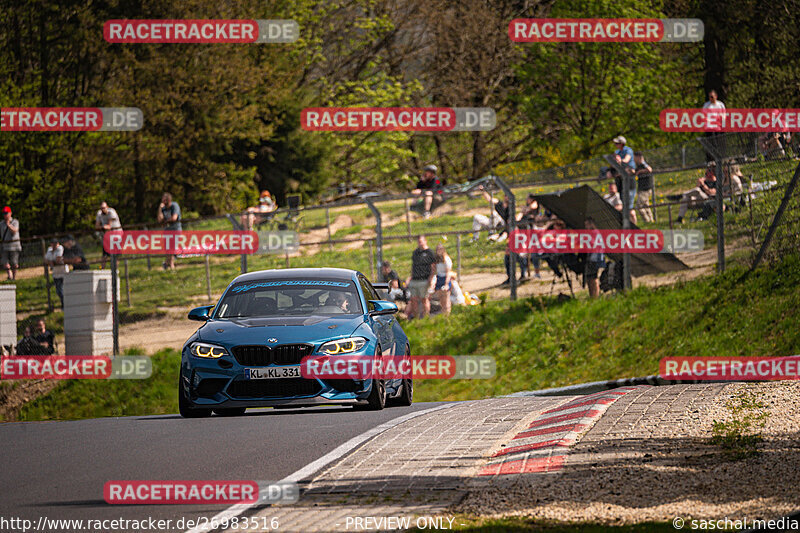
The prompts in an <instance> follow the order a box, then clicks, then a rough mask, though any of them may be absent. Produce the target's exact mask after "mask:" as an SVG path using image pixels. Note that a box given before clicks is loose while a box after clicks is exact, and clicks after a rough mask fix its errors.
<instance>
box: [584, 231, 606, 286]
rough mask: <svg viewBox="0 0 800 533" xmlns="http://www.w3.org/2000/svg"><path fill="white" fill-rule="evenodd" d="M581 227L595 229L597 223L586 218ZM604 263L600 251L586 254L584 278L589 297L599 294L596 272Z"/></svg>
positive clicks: (604, 260)
mask: <svg viewBox="0 0 800 533" xmlns="http://www.w3.org/2000/svg"><path fill="white" fill-rule="evenodd" d="M583 227H584V228H585V229H587V230H591V231H597V224H595V222H594V219H593V218H592V217H587V218H586V221H585V222H584V223H583ZM605 265H606V258H605V255H604V254H603V253H602V252H591V253H590V254H588V256H587V258H586V267H585V270H584V279H585V280H586V284H587V285H588V288H589V298H597V297H598V296H600V279H599V278H598V273H599V272H600V269H601V268H603V267H604V266H605Z"/></svg>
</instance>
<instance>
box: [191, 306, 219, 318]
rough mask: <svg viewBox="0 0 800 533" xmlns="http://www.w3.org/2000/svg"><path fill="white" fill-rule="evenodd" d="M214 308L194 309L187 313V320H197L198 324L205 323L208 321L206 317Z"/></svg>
mask: <svg viewBox="0 0 800 533" xmlns="http://www.w3.org/2000/svg"><path fill="white" fill-rule="evenodd" d="M213 308H214V306H213V305H204V306H202V307H195V308H194V309H192V310H191V311H189V320H197V321H199V322H205V321H206V320H208V315H209V314H210V313H211V310H212V309H213Z"/></svg>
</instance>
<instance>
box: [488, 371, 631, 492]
mask: <svg viewBox="0 0 800 533" xmlns="http://www.w3.org/2000/svg"><path fill="white" fill-rule="evenodd" d="M637 388H639V387H620V388H618V389H612V390H607V391H602V392H597V393H594V394H588V395H586V396H580V397H578V398H575V399H574V400H571V401H569V402H567V403H565V404H563V405H559V406H558V407H556V408H554V409H550V410H549V411H545V412H544V413H542V414H541V415H539V416H538V417H537V418H536V420H534V421H533V422H532V423H531V424H530V425H529V426H528V427H527V428H526V429H525V430H523V431H521V432H519V433H517V435H516V436H515V437H514V438H513V439H512V440H511V442H510V443H508V446H506V447H504V448H503V449H502V450H499V451H497V452H495V453H494V454H492V457H491V458H490V459H489V463H488V464H486V465H485V466H483V467H482V468H481V469H480V470H479V471H478V473H477V475H478V476H503V475H508V474H530V473H536V472H556V471H558V470H561V469H562V468H563V467H564V462H565V461H566V457H567V451H568V448H569V447H570V446H572V445H574V444H575V443H576V442H578V438H580V436H581V435H583V434H584V433H585V432H586V431H588V430H589V428H590V427H591V426H592V425H593V424H594V423H595V422H596V421H597V420H598V419H599V418H600V417H601V416H602V415H603V413H605V412H606V409H608V406H609V405H611V404H612V403H614V402H615V401H617V400H618V399H619V398H621V397H622V396H624V395H625V394H627V393H628V392H630V391H632V390H635V389H637Z"/></svg>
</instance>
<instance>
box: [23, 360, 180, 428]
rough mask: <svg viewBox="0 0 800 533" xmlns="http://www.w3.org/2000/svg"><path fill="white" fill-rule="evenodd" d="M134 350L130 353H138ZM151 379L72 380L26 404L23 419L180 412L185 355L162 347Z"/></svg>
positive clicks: (61, 418)
mask: <svg viewBox="0 0 800 533" xmlns="http://www.w3.org/2000/svg"><path fill="white" fill-rule="evenodd" d="M135 353H136V352H134V351H130V352H128V353H126V355H134V354H135ZM152 362H153V375H152V376H151V377H150V378H148V379H112V380H92V379H84V380H70V381H65V382H64V383H62V384H60V385H59V386H58V387H56V388H55V389H53V390H52V391H51V392H50V393H49V394H47V395H45V396H42V397H40V398H38V399H36V400H34V401H32V402H30V403H28V404H26V405H25V406H24V407H23V408H22V410H21V411H20V413H19V420H78V419H83V418H98V417H104V416H136V415H138V416H141V415H159V414H166V413H177V412H178V395H177V390H178V370H179V368H180V362H181V356H180V353H178V352H176V351H175V350H171V349H166V350H161V351H159V352H158V353H156V354H155V355H153V357H152Z"/></svg>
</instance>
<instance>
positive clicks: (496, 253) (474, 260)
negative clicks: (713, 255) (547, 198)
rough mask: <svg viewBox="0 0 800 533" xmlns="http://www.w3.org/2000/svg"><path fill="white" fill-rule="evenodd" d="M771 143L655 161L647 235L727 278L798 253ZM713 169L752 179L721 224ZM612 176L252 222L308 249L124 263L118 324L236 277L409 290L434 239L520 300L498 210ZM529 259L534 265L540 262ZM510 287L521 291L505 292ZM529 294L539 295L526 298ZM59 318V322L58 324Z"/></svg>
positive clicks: (47, 300)
mask: <svg viewBox="0 0 800 533" xmlns="http://www.w3.org/2000/svg"><path fill="white" fill-rule="evenodd" d="M766 141H767V142H764V140H762V139H761V138H760V137H759V136H758V135H755V134H730V135H726V136H717V137H708V138H706V137H703V138H701V139H699V140H697V141H692V142H687V143H683V144H680V145H675V146H672V147H666V148H659V149H655V150H645V151H644V152H643V153H644V158H645V160H646V161H647V162H648V163H649V164H650V165H651V166H652V167H653V174H654V184H655V186H654V188H653V191H652V195H651V202H650V204H651V205H650V206H649V209H651V210H652V213H653V215H654V221H653V222H646V223H644V224H640V226H641V227H645V228H661V229H679V228H681V227H688V228H695V229H702V230H703V231H704V234H705V236H706V255H708V252H709V251H710V250H711V249H713V248H715V247H716V248H717V253H718V255H717V264H718V265H719V268H720V270H722V269H724V266H725V263H726V261H743V262H745V263H747V264H748V265H753V266H754V265H755V264H757V263H758V261H759V260H761V259H762V258H763V259H766V260H768V261H774V260H776V259H779V258H780V257H781V256H782V255H784V254H786V253H789V252H791V251H797V249H798V248H797V247H798V243H799V242H800V239H798V237H800V233H799V232H798V225H799V224H800V220H799V217H798V213H800V205H799V204H800V199H799V198H798V196H799V195H800V193H798V186H797V179H798V178H797V173H798V171H797V161H796V160H795V156H796V155H797V152H796V149H795V148H793V147H791V146H788V145H787V146H783V145H782V144H780V141H778V145H776V144H775V142H773V141H771V140H769V139H766ZM709 154H710V156H709ZM709 158H710V159H713V160H715V161H716V163H717V166H716V170H715V173H718V174H717V179H719V180H722V181H723V182H726V183H727V182H728V181H729V180H728V178H726V174H725V173H726V172H730V173H732V174H736V173H737V172H738V173H740V174H741V178H740V180H741V183H742V188H741V191H739V190H738V189H736V190H733V189H731V188H730V187H729V188H728V189H725V190H726V192H725V195H724V199H723V200H722V204H723V207H722V209H724V216H723V217H717V216H716V214H717V213H718V212H723V211H721V209H720V207H719V205H717V203H716V200H714V201H712V202H709V201H701V200H702V199H696V198H695V197H694V196H691V195H689V196H687V193H688V192H690V191H691V190H692V189H693V188H694V187H695V185H696V183H695V182H696V181H697V180H698V179H702V178H703V176H704V175H705V173H706V172H707V167H706V163H707V160H708V159H709ZM603 166H609V162H608V160H607V159H605V158H604V159H593V160H591V161H588V162H584V163H581V164H578V165H569V166H566V167H560V168H557V169H549V170H547V171H540V172H537V173H532V174H529V175H526V176H527V177H525V176H513V177H506V178H504V179H502V180H499V179H492V178H487V179H484V180H479V181H477V182H472V183H468V184H464V185H457V186H452V187H446V188H445V189H444V191H443V192H442V193H441V194H438V193H437V194H434V195H433V196H432V198H431V202H432V203H431V206H430V211H431V215H430V217H426V216H425V211H426V209H425V196H424V195H419V196H415V195H409V194H402V195H400V194H398V195H382V196H377V195H374V196H369V195H365V196H362V197H360V198H351V199H347V200H343V201H340V202H337V203H332V204H327V205H314V206H303V205H299V204H295V205H292V206H287V207H283V208H281V209H279V210H277V211H275V212H273V213H271V214H270V215H269V216H258V217H256V219H255V220H253V221H252V222H253V223H254V228H253V229H255V230H257V231H270V230H277V229H287V230H291V231H296V232H297V233H298V235H299V238H300V244H301V245H300V248H299V250H298V251H297V252H295V253H291V254H289V253H284V254H279V255H252V256H224V255H216V256H191V257H179V258H178V259H177V269H176V270H174V271H165V270H164V269H162V266H161V263H162V261H163V258H162V257H159V256H120V257H119V259H118V262H117V265H116V266H117V275H118V278H119V283H120V287H121V291H120V292H121V295H120V300H119V302H117V313H118V315H119V321H121V322H122V323H125V322H132V321H135V320H138V319H139V318H142V317H148V316H155V315H157V314H158V313H160V312H169V311H170V310H178V309H181V310H182V309H186V308H187V307H190V306H192V305H201V304H203V303H211V302H213V301H214V300H215V299H216V298H217V297H218V296H219V295H220V294H221V292H222V290H223V289H224V288H225V287H226V286H227V284H228V283H229V282H230V280H231V279H232V278H233V277H235V276H236V275H237V274H239V273H241V272H244V271H248V270H249V271H253V270H260V269H268V268H285V267H318V266H340V267H346V268H353V269H357V270H361V271H363V272H364V273H366V274H368V275H369V276H370V278H371V279H378V278H379V271H380V265H381V263H382V262H389V263H390V264H391V267H392V269H394V270H395V271H397V272H398V274H399V275H400V277H401V278H403V279H405V278H406V277H407V276H408V275H409V274H410V270H411V255H412V252H413V250H414V248H415V247H416V239H417V237H418V236H419V235H426V236H427V237H428V243H429V246H430V247H431V248H435V247H436V246H437V245H438V244H442V245H443V246H445V248H446V250H447V252H448V253H449V255H450V256H451V258H452V259H453V269H454V271H455V273H456V276H457V279H458V280H459V281H460V283H461V287H462V289H466V290H467V291H471V292H473V293H475V292H483V291H491V290H501V291H506V290H507V291H508V293H507V294H509V295H511V296H512V297H514V296H515V295H516V293H517V289H518V287H517V281H516V276H515V274H516V272H517V268H519V267H522V266H524V267H528V270H529V271H533V270H534V268H533V267H534V266H535V265H533V264H528V263H527V262H524V261H523V260H525V261H527V259H528V258H517V257H515V256H514V255H513V254H507V243H506V242H504V240H503V238H502V236H501V226H502V224H501V223H498V221H497V218H498V217H497V216H496V211H495V209H494V202H495V200H501V199H502V197H503V192H502V190H501V189H502V187H503V186H504V185H505V183H508V186H509V188H508V189H507V191H506V193H507V196H508V197H509V200H510V203H511V204H512V209H511V211H512V213H516V212H519V211H520V209H522V208H523V207H524V200H525V197H526V196H527V194H528V193H534V194H540V193H543V192H553V191H556V190H558V189H565V188H569V187H571V186H572V185H574V184H575V183H579V182H588V184H589V185H591V186H592V187H593V188H595V189H596V190H598V192H601V193H604V192H606V190H607V187H608V182H607V181H605V180H603V179H601V178H602V177H601V176H600V168H601V167H603ZM553 182H555V183H553ZM731 190H733V193H731V192H730V191H731ZM682 211H685V212H684V213H683V214H684V217H683V220H682V223H683V225H680V224H679V223H678V221H677V219H678V215H679V214H681V212H682ZM511 218H512V219H513V217H511ZM123 222H124V221H123ZM250 222H251V221H250V220H249V219H248V218H247V216H243V215H242V214H238V213H237V214H230V215H224V216H217V217H210V218H203V219H196V220H184V221H183V227H184V229H186V230H200V229H205V230H229V229H238V228H239V227H241V226H242V224H245V225H247V224H249V223H250ZM22 229H23V232H24V228H22ZM125 229H156V226H155V225H147V224H136V225H127V224H126V225H125ZM74 235H75V237H76V240H77V242H78V244H79V245H80V246H81V248H82V249H83V251H84V253H85V256H86V258H87V260H88V261H89V263H90V266H91V267H92V268H98V267H100V266H102V264H103V261H102V244H101V243H102V241H101V236H100V235H99V234H96V233H94V232H83V233H76V234H74ZM47 246H48V236H41V237H36V238H33V239H30V238H29V239H23V254H22V261H21V263H22V265H21V266H22V267H23V268H24V272H23V273H21V274H22V275H21V276H20V279H19V280H18V282H17V286H18V290H17V310H18V315H19V317H20V320H19V322H18V331H19V333H20V335H22V332H23V331H24V328H25V327H26V326H35V325H36V324H35V322H36V321H38V319H39V318H40V317H43V316H47V320H48V324H47V327H48V329H52V330H53V331H54V332H56V333H58V332H59V331H60V325H59V324H60V321H61V320H62V319H61V315H60V314H59V312H58V311H57V310H58V309H59V307H60V305H59V303H60V302H59V299H58V297H57V295H56V291H55V286H54V282H53V278H52V274H51V273H50V272H49V270H48V269H47V268H45V267H44V266H43V264H42V257H43V255H44V252H45V251H46V248H47ZM530 259H531V263H532V262H533V260H534V259H535V258H530ZM108 266H110V265H108V264H107V265H106V267H107V268H108ZM541 272H542V276H543V278H544V279H543V280H542V281H541V282H538V283H537V284H535V285H537V287H539V290H540V292H542V291H544V292H545V293H547V292H548V291H549V293H552V292H553V291H554V290H558V291H559V292H560V291H561V290H566V288H565V286H564V283H565V282H566V281H565V280H564V279H563V278H557V277H556V275H555V274H554V273H552V272H550V271H549V270H548V269H547V268H546V267H545V265H542V266H541ZM531 273H533V272H531ZM507 277H510V281H511V283H510V284H509V285H508V286H505V285H503V286H501V284H502V282H503V280H504V279H506V278H507ZM531 286H532V285H531V284H528V285H527V287H531ZM571 288H572V287H571V286H570V289H571ZM525 291H527V292H524V293H526V294H527V293H528V292H530V290H529V289H527V288H526V289H525ZM503 293H505V292H503ZM53 310H55V311H56V312H55V313H54V314H50V312H51V311H53Z"/></svg>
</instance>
